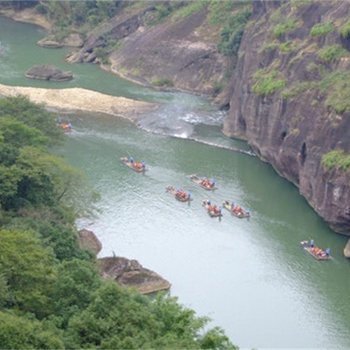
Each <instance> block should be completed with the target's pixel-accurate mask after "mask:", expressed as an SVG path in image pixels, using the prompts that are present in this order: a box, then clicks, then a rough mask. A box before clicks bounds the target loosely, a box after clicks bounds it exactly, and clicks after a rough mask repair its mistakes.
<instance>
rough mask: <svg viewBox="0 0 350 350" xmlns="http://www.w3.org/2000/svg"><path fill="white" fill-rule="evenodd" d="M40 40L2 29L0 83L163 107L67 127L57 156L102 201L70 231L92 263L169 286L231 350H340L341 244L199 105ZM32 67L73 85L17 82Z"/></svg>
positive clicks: (349, 282)
mask: <svg viewBox="0 0 350 350" xmlns="http://www.w3.org/2000/svg"><path fill="white" fill-rule="evenodd" d="M43 35H44V33H43V32H42V31H41V30H40V29H38V28H37V27H35V26H32V25H28V24H21V23H15V22H13V21H10V20H8V19H5V18H0V42H1V47H2V50H1V55H0V69H1V75H0V83H2V84H8V85H22V86H24V85H25V86H40V87H47V88H49V87H52V88H57V87H73V86H79V87H84V88H90V89H93V90H97V91H101V92H104V93H109V94H113V95H123V96H126V97H132V98H138V99H143V100H151V101H158V102H160V103H162V107H161V108H160V109H159V110H158V111H157V113H156V114H153V115H147V116H144V117H143V118H142V119H141V120H140V121H139V127H136V126H135V125H133V124H131V123H130V122H129V121H127V120H123V119H116V118H112V117H108V116H98V115H84V116H75V115H72V116H70V119H71V121H72V124H73V126H74V131H73V132H72V134H70V135H68V136H67V141H66V143H65V144H64V145H63V146H62V147H61V148H60V149H59V150H57V152H58V153H59V154H62V155H63V156H64V157H65V159H66V160H67V161H68V162H69V163H71V164H73V165H74V166H76V167H78V168H80V169H82V170H83V171H84V172H85V174H86V175H87V177H88V181H89V182H90V184H91V186H92V187H93V188H94V189H95V190H97V191H98V192H99V193H100V194H101V200H100V202H99V203H98V207H99V209H100V213H99V214H98V215H97V217H94V218H83V219H81V220H79V221H78V225H79V226H80V227H86V228H88V229H91V230H93V231H94V232H95V233H96V235H97V236H98V237H99V239H100V240H101V242H102V244H103V250H102V252H101V254H100V255H101V256H108V255H111V254H112V252H113V251H114V252H115V253H116V254H117V255H120V256H125V257H128V258H131V259H136V260H138V261H139V262H140V263H141V264H142V265H144V266H145V267H147V268H150V269H152V270H154V271H156V272H158V273H159V274H161V275H162V276H164V277H165V278H166V279H167V280H169V281H170V282H171V283H172V289H171V294H172V295H174V296H178V298H179V301H180V302H181V303H182V304H184V305H186V306H189V307H191V308H193V309H194V310H195V311H196V312H197V313H198V315H201V316H209V317H211V318H212V320H213V322H212V324H211V325H218V326H221V327H222V328H223V329H224V330H225V332H226V334H227V335H228V336H229V337H230V338H231V339H232V341H233V342H234V343H236V344H237V345H239V346H240V347H241V348H252V347H255V348H282V347H288V348H298V347H302V348H349V347H350V295H349V291H350V278H349V272H350V264H349V261H348V260H346V259H345V258H344V257H343V256H342V250H343V247H344V245H345V242H346V238H345V237H342V236H340V235H337V234H334V233H333V232H332V231H331V230H330V229H329V228H328V227H327V226H326V225H325V223H324V222H323V221H322V220H321V219H320V218H319V217H318V216H317V215H316V214H315V213H314V211H313V210H312V209H311V208H310V206H309V205H308V204H307V203H306V201H305V200H304V199H303V198H302V197H301V196H300V195H299V193H298V190H297V188H295V187H294V186H293V185H291V184H290V183H288V182H287V181H286V180H284V179H282V178H280V177H279V176H278V175H277V174H276V172H275V171H274V170H273V169H272V168H271V166H269V165H268V164H266V163H263V162H261V161H260V160H259V159H258V158H257V157H252V156H248V155H246V154H241V153H237V152H233V151H232V150H230V149H231V148H240V149H243V150H248V149H249V148H248V147H247V145H246V144H245V143H243V142H240V141H235V140H231V139H228V138H225V137H224V136H223V135H222V134H221V132H220V129H221V122H222V118H223V117H224V116H223V115H222V114H221V113H220V112H218V111H216V110H215V109H214V108H213V107H211V106H210V105H209V103H208V102H207V101H206V100H205V99H202V98H200V97H196V96H191V95H189V94H180V93H179V94H174V93H172V94H170V93H160V92H155V91H152V90H149V89H146V88H142V87H139V86H135V85H133V84H130V83H128V82H125V81H123V80H121V79H118V78H116V77H114V76H112V75H110V74H108V73H106V72H103V71H101V70H100V69H99V68H98V67H96V66H93V65H68V64H66V63H64V60H63V58H64V55H65V52H66V51H65V50H48V49H43V48H39V47H37V46H36V45H35V43H36V41H37V40H39V39H40V38H41V37H42V36H43ZM36 63H50V64H55V65H56V66H58V67H59V68H62V69H64V70H71V71H73V73H74V75H75V77H76V78H75V79H74V80H73V81H71V82H68V83H63V84H58V83H56V84H55V83H54V84H50V83H48V82H41V81H32V80H27V79H26V78H24V72H25V70H26V69H28V68H30V67H31V66H32V65H33V64H36ZM174 135H175V136H177V137H173V136H174ZM189 138H195V139H197V140H200V141H202V142H195V141H192V140H190V139H189ZM211 144H218V145H221V146H223V147H224V148H219V147H214V146H212V145H211ZM125 155H132V156H133V157H134V158H135V159H139V160H144V161H145V162H146V164H147V166H148V167H149V171H148V172H146V174H145V175H144V176H143V175H140V174H137V173H134V172H132V171H131V170H130V169H128V168H127V167H125V166H123V165H122V164H121V163H120V162H119V158H120V157H122V156H125ZM193 173H197V174H199V175H203V176H204V175H206V176H209V177H215V179H216V182H217V185H218V187H219V189H218V190H217V191H216V192H214V193H212V194H208V193H207V192H205V191H204V190H202V189H201V188H199V187H197V186H196V185H195V184H193V183H192V182H191V181H190V180H189V179H188V178H187V175H189V174H193ZM169 184H171V185H174V186H176V187H183V188H184V189H186V190H190V191H191V193H192V196H193V198H194V200H193V201H192V203H191V204H190V205H187V204H184V203H180V202H178V201H176V200H175V199H174V198H173V197H171V196H170V195H169V194H167V193H165V187H166V186H167V185H169ZM206 198H210V199H211V200H212V201H213V202H216V203H218V204H220V203H221V202H222V201H223V200H224V199H230V200H235V201H236V202H239V203H240V204H241V205H243V206H244V207H247V208H249V209H250V210H251V212H252V217H251V219H250V220H249V221H248V220H240V219H237V218H234V217H232V216H230V215H229V214H228V213H225V212H224V216H223V218H222V220H221V221H219V220H217V219H212V218H210V217H209V216H208V215H207V214H206V213H205V211H204V209H203V208H202V206H201V201H202V200H203V199H206ZM310 238H314V239H315V241H316V243H317V244H319V245H320V246H322V247H331V249H332V254H333V256H334V259H333V260H332V261H326V262H318V261H316V260H314V259H313V258H312V257H311V256H309V255H307V254H305V253H304V252H303V251H302V250H301V249H300V247H299V242H300V241H301V240H304V239H310Z"/></svg>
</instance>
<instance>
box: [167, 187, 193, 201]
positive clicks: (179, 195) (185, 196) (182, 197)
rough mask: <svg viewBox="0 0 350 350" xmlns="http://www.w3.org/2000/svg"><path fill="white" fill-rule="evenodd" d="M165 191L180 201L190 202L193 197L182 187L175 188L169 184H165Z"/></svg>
mask: <svg viewBox="0 0 350 350" xmlns="http://www.w3.org/2000/svg"><path fill="white" fill-rule="evenodd" d="M165 191H166V192H169V193H170V194H172V195H173V196H174V197H175V198H176V199H177V200H178V201H180V202H190V201H191V200H192V199H193V198H192V196H191V193H190V192H188V191H184V190H183V189H176V188H175V187H174V186H171V185H169V186H167V187H166V188H165Z"/></svg>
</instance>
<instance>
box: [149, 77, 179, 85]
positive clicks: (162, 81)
mask: <svg viewBox="0 0 350 350" xmlns="http://www.w3.org/2000/svg"><path fill="white" fill-rule="evenodd" d="M152 84H153V85H155V86H164V87H165V86H169V87H170V86H174V82H173V81H172V80H171V79H168V78H159V79H155V80H153V81H152Z"/></svg>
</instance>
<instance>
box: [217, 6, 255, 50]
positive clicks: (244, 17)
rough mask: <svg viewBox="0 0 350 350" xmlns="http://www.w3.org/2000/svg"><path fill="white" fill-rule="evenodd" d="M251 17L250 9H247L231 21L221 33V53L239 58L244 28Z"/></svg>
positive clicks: (219, 45)
mask: <svg viewBox="0 0 350 350" xmlns="http://www.w3.org/2000/svg"><path fill="white" fill-rule="evenodd" d="M250 15H251V11H250V9H247V8H245V9H243V10H242V11H240V12H238V13H237V14H236V15H234V16H232V17H231V18H230V19H229V21H228V23H227V24H226V25H225V26H224V28H223V29H222V31H221V33H220V36H221V40H220V43H219V44H218V48H219V51H220V52H221V53H223V54H224V55H226V56H237V53H238V49H239V46H240V44H241V39H242V35H243V32H244V27H245V25H246V23H247V22H248V19H249V17H250Z"/></svg>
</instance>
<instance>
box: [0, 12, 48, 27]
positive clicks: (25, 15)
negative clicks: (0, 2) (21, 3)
mask: <svg viewBox="0 0 350 350" xmlns="http://www.w3.org/2000/svg"><path fill="white" fill-rule="evenodd" d="M0 14H1V15H3V16H6V17H10V18H12V19H13V20H15V21H18V22H25V23H32V24H36V25H38V26H40V27H42V28H44V29H47V30H49V29H51V28H52V24H51V23H50V22H49V21H48V20H47V19H46V18H45V17H44V16H42V15H40V14H38V13H37V12H36V11H35V9H33V8H26V9H22V10H21V11H15V10H13V9H1V11H0Z"/></svg>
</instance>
